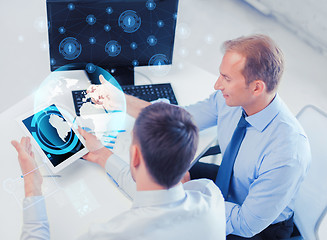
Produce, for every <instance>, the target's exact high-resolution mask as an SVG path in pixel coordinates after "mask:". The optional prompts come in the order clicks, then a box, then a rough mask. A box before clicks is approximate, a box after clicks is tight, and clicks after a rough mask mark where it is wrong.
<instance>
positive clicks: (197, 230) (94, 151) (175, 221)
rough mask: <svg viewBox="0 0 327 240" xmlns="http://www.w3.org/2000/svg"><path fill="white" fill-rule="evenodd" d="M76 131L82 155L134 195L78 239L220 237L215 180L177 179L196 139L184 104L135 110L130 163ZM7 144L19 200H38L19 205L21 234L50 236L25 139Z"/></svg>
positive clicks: (221, 211)
mask: <svg viewBox="0 0 327 240" xmlns="http://www.w3.org/2000/svg"><path fill="white" fill-rule="evenodd" d="M79 132H80V134H81V135H82V136H83V137H84V138H85V140H86V147H87V148H88V150H89V153H88V154H86V155H85V156H84V157H83V158H84V159H86V160H88V161H91V162H95V163H97V164H99V165H100V166H102V167H103V168H105V169H106V171H107V172H108V173H109V174H110V175H111V176H112V177H113V178H114V179H115V180H116V182H117V183H118V185H119V186H120V187H121V188H122V189H123V190H125V191H126V192H127V193H128V194H129V195H130V196H131V197H132V198H133V206H132V208H131V209H130V210H129V211H127V212H125V213H122V214H121V215H119V216H118V217H115V218H113V219H112V220H110V221H108V222H107V223H104V224H100V225H94V226H91V227H90V228H89V231H88V233H87V234H86V235H84V236H82V237H81V238H80V239H151V240H152V239H165V240H166V239H201V238H203V239H225V211H224V200H223V197H222V196H221V193H220V191H219V189H218V188H217V187H216V186H215V184H214V183H213V182H212V181H211V180H206V179H200V180H195V181H190V182H188V183H185V184H181V183H180V181H181V179H182V178H183V176H184V175H185V173H186V171H187V170H188V168H189V166H190V162H191V161H192V159H193V158H194V154H195V152H196V148H197V144H198V129H197V127H196V126H195V125H194V123H193V122H192V119H191V115H190V114H189V113H187V112H186V111H185V110H184V109H182V108H179V107H177V106H172V105H169V104H165V103H157V104H153V105H150V106H148V107H147V108H144V109H143V110H142V111H141V112H140V114H139V116H138V118H137V119H136V121H135V125H134V128H133V133H132V144H131V146H130V166H128V164H126V163H125V162H124V161H123V160H121V159H120V158H119V157H117V156H116V155H114V154H113V153H112V152H111V151H110V150H109V149H107V148H105V147H103V146H102V144H101V142H100V141H99V140H97V138H96V137H95V136H94V135H92V134H90V133H87V132H86V131H84V130H82V129H81V128H79ZM12 144H13V145H14V147H15V148H16V150H17V152H18V159H19V162H20V166H21V169H22V172H23V175H24V181H25V195H26V198H25V200H24V204H27V203H28V204H31V203H33V201H34V202H38V203H37V204H34V205H32V206H30V207H29V208H27V209H25V211H24V227H23V233H22V239H28V238H33V239H36V238H37V239H49V225H48V222H47V217H46V212H45V206H44V200H43V197H42V196H40V195H41V187H40V186H41V184H42V177H41V176H40V173H39V171H38V170H35V168H36V165H35V162H34V159H33V158H34V154H33V152H32V151H31V145H30V142H29V139H28V138H22V140H21V143H18V142H16V141H12ZM33 169H34V171H33ZM31 170H32V171H31ZM29 172H30V173H29ZM26 173H29V174H27V175H25V174H26ZM132 179H134V181H135V182H134V181H133V180H132ZM40 200H41V201H40ZM108 204H110V203H108Z"/></svg>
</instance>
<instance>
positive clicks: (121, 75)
mask: <svg viewBox="0 0 327 240" xmlns="http://www.w3.org/2000/svg"><path fill="white" fill-rule="evenodd" d="M106 71H108V72H109V73H110V74H111V75H112V76H113V77H114V78H115V79H116V81H117V82H118V83H119V85H121V86H123V85H134V67H132V66H128V67H127V66H125V67H112V68H108V69H106ZM85 72H86V74H87V76H88V78H89V79H90V82H91V83H92V84H100V80H99V75H100V73H99V71H97V70H96V71H95V72H93V73H89V72H87V71H85Z"/></svg>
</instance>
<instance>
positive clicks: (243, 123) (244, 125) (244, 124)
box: [237, 114, 250, 128]
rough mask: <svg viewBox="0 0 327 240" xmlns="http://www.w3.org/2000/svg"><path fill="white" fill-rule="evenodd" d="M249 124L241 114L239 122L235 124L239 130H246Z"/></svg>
mask: <svg viewBox="0 0 327 240" xmlns="http://www.w3.org/2000/svg"><path fill="white" fill-rule="evenodd" d="M248 126H250V124H249V123H248V122H247V121H246V120H245V117H244V114H242V116H241V118H240V121H239V122H238V124H237V127H239V128H247V127H248Z"/></svg>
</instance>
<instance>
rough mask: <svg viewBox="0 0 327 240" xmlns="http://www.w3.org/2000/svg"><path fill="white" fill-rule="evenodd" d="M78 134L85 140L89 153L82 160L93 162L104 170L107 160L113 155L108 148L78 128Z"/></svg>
mask: <svg viewBox="0 0 327 240" xmlns="http://www.w3.org/2000/svg"><path fill="white" fill-rule="evenodd" d="M78 132H79V133H80V134H81V135H82V137H83V138H84V139H85V145H86V148H87V149H88V150H89V153H87V154H86V155H84V156H83V159H85V160H87V161H90V162H94V163H97V164H99V165H100V166H102V167H103V168H105V165H106V162H107V160H108V158H109V157H110V156H111V155H112V154H113V153H112V152H111V151H110V150H109V149H108V148H106V147H104V146H103V145H102V143H101V142H100V141H99V140H98V139H97V137H96V136H95V135H93V134H91V133H88V132H87V131H85V130H83V129H82V128H80V127H78Z"/></svg>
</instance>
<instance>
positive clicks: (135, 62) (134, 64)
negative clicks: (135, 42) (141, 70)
mask: <svg viewBox="0 0 327 240" xmlns="http://www.w3.org/2000/svg"><path fill="white" fill-rule="evenodd" d="M132 65H133V66H134V67H135V66H138V65H139V61H137V60H136V59H134V60H133V61H132Z"/></svg>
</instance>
